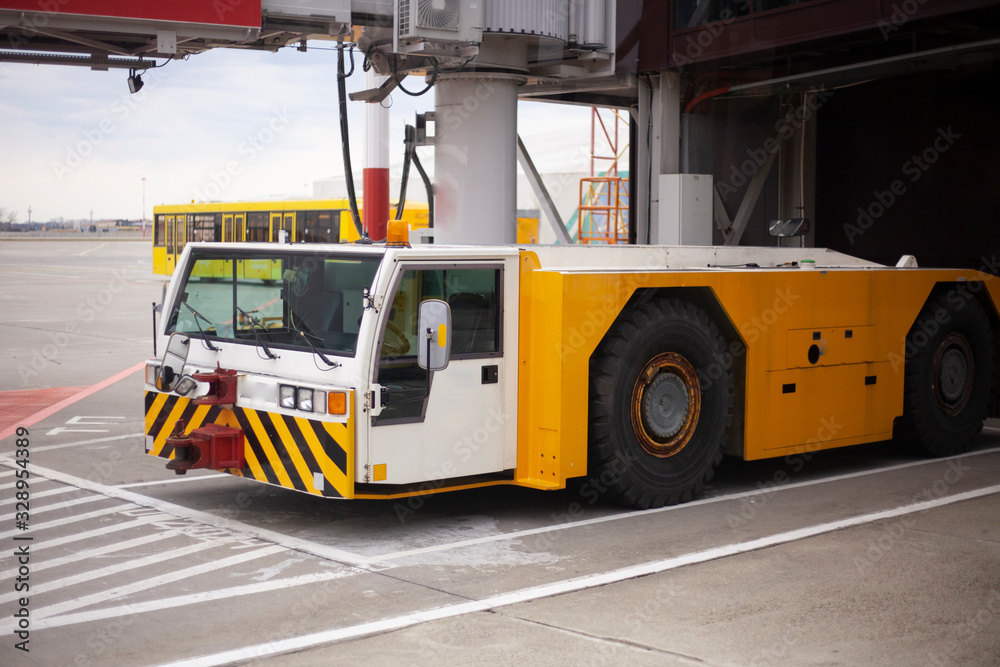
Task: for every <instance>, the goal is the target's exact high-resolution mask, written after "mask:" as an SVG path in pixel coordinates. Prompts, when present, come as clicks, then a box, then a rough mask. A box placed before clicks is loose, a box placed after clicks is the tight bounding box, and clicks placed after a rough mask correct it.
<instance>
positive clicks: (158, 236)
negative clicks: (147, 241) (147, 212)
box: [153, 213, 167, 247]
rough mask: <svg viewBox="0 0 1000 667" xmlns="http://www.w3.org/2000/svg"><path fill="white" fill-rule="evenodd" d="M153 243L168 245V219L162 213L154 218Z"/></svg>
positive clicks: (161, 245)
mask: <svg viewBox="0 0 1000 667" xmlns="http://www.w3.org/2000/svg"><path fill="white" fill-rule="evenodd" d="M153 245H154V246H160V247H163V246H165V245H167V221H166V219H165V217H164V216H163V214H162V213H161V214H160V215H157V216H156V217H155V218H154V219H153Z"/></svg>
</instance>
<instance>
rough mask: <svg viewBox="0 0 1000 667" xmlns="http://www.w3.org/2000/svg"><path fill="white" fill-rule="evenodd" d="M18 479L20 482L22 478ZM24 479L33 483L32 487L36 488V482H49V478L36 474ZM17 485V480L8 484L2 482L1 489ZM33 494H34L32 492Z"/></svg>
mask: <svg viewBox="0 0 1000 667" xmlns="http://www.w3.org/2000/svg"><path fill="white" fill-rule="evenodd" d="M3 476H4V477H6V475H3ZM17 481H18V482H19V481H21V480H17ZM24 481H26V482H28V484H30V485H31V487H30V488H32V489H34V488H35V485H36V484H39V483H45V482H47V481H49V480H47V479H45V478H44V477H35V476H34V475H32V476H31V477H30V478H29V479H26V480H24ZM15 486H17V482H10V483H8V484H0V491H4V490H6V489H13V488H14V487H15ZM32 495H34V494H32Z"/></svg>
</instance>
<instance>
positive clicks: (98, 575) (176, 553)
mask: <svg viewBox="0 0 1000 667" xmlns="http://www.w3.org/2000/svg"><path fill="white" fill-rule="evenodd" d="M237 539H239V536H237V535H234V536H232V537H226V538H222V539H218V540H211V541H207V542H197V543H195V544H189V545H187V546H186V547H179V548H177V549H171V550H170V551H163V552H160V553H155V554H152V555H149V556H146V557H144V558H133V559H130V560H127V561H124V562H121V563H115V564H114V565H108V566H106V567H100V568H97V569H96V570H88V571H86V572H81V573H80V574H74V575H73V576H70V577H63V578H62V579H52V580H48V581H43V582H41V583H38V584H36V583H34V582H32V585H31V592H32V593H34V594H35V595H38V594H40V593H48V592H49V591H58V590H62V589H63V588H69V587H70V586H76V585H77V584H83V583H86V582H88V581H94V580H95V579H103V578H105V577H112V576H114V575H116V574H120V573H122V572H128V571H129V570H137V569H140V568H143V567H146V566H147V565H155V564H157V563H162V562H164V561H168V560H173V559H175V558H184V557H185V556H190V555H191V554H196V553H198V552H199V551H206V550H208V549H214V548H216V547H220V546H224V545H226V544H229V543H231V542H235V541H236V540H237ZM19 597H22V596H21V594H19V593H18V592H16V591H15V592H13V593H5V594H3V595H0V604H3V603H4V602H10V601H12V600H16V599H18V598H19Z"/></svg>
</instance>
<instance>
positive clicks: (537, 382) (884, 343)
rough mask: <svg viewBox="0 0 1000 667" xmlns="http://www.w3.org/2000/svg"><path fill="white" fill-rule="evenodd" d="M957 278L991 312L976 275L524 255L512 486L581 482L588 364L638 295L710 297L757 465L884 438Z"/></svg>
mask: <svg viewBox="0 0 1000 667" xmlns="http://www.w3.org/2000/svg"><path fill="white" fill-rule="evenodd" d="M959 280H970V281H986V283H987V288H988V289H989V290H990V292H991V298H992V301H993V303H994V307H995V308H996V309H997V310H998V311H1000V285H998V284H996V283H997V282H998V281H997V280H996V279H995V277H992V276H986V275H985V274H980V273H978V272H976V271H958V270H918V271H904V270H897V269H891V268H886V269H879V268H864V269H830V270H823V271H820V270H815V271H809V270H799V269H788V270H741V271H703V270H702V271H669V272H667V271H664V272H656V273H651V272H645V273H639V272H636V273H623V272H600V271H593V272H589V271H577V270H572V271H559V270H557V269H554V270H545V269H542V268H540V264H539V260H538V258H537V256H536V255H535V253H533V252H531V251H523V252H522V253H521V294H522V299H521V304H520V332H519V333H520V351H519V356H520V358H519V371H520V375H519V379H518V385H519V386H518V392H519V393H518V411H519V420H518V443H519V444H518V459H517V471H516V480H517V482H518V483H519V484H523V485H525V486H533V487H539V488H546V486H547V485H548V484H552V483H555V484H556V485H557V486H561V485H562V484H564V483H565V480H566V479H567V478H570V477H575V476H579V475H582V474H584V473H585V472H586V466H587V430H588V423H587V410H588V395H589V361H590V357H591V354H592V353H593V352H594V350H595V349H596V348H597V345H598V344H599V342H600V341H601V339H602V338H603V337H604V335H605V334H606V333H607V331H608V329H609V328H610V327H611V325H612V324H613V322H614V320H615V318H616V317H617V316H618V314H619V313H620V312H621V311H622V309H623V308H624V307H625V306H626V304H627V302H628V300H629V298H630V297H631V296H632V295H633V294H634V293H635V291H636V290H639V289H651V288H693V287H701V288H708V289H709V290H711V292H712V294H714V296H715V298H716V299H717V300H718V302H719V304H720V305H721V307H722V308H723V310H724V311H725V313H726V314H727V316H728V317H729V320H730V322H731V324H732V325H733V327H734V328H735V329H736V331H737V332H739V336H740V337H741V339H742V342H743V344H744V345H745V346H746V348H745V349H746V352H745V354H746V357H745V360H744V361H745V365H746V386H745V392H738V395H741V394H742V395H743V396H744V402H743V404H742V405H740V406H737V408H738V409H739V410H740V411H741V412H742V413H743V415H744V423H743V434H742V436H743V451H742V454H743V456H744V458H746V459H760V458H769V457H776V456H784V455H787V454H793V453H798V452H802V451H813V450H818V449H827V448H832V447H840V446H844V445H851V444H858V443H862V442H873V441H878V440H885V439H888V438H890V437H892V428H893V420H894V419H895V418H896V417H898V416H900V415H901V413H902V409H903V366H904V355H905V338H906V335H907V332H908V331H909V329H910V326H911V325H912V324H913V322H914V321H915V320H916V318H917V315H918V314H919V312H920V310H921V308H922V307H923V305H924V303H925V302H926V300H927V298H928V296H929V295H930V293H931V290H932V289H933V288H934V286H935V285H936V284H937V283H939V282H955V281H959ZM680 294H683V292H681V293H680ZM955 298H971V296H970V295H968V294H966V295H962V296H956V297H955ZM848 332H850V334H848ZM813 345H816V346H817V347H818V348H819V351H820V353H821V354H820V356H819V358H818V360H817V362H816V363H815V364H814V363H811V362H810V361H809V357H808V355H809V348H810V347H811V346H813ZM738 354H742V353H741V352H738ZM788 385H795V387H794V391H792V390H791V388H790V387H789V388H786V386H788Z"/></svg>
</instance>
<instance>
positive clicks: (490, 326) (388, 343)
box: [375, 267, 503, 424]
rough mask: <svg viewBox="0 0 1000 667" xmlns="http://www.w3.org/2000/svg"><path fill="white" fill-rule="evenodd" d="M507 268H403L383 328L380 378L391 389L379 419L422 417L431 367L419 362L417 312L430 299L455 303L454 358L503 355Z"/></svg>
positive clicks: (398, 421)
mask: <svg viewBox="0 0 1000 667" xmlns="http://www.w3.org/2000/svg"><path fill="white" fill-rule="evenodd" d="M501 281H502V271H501V269H500V268H499V267H497V268H470V269H415V270H408V271H405V272H404V273H403V276H402V279H401V280H400V283H399V287H398V288H397V290H396V293H395V295H394V296H393V300H392V305H391V309H390V311H389V314H388V317H387V320H386V326H385V328H384V330H383V332H382V348H381V353H380V357H379V370H378V380H377V381H378V383H379V384H380V385H382V386H383V387H386V388H387V390H388V391H387V396H386V398H385V403H386V406H385V409H383V411H382V414H381V415H380V416H379V417H378V418H377V419H376V422H375V423H376V424H385V423H402V422H409V421H421V420H422V419H423V414H424V408H425V407H426V402H427V397H425V396H423V394H424V393H425V390H426V387H427V371H425V370H423V369H421V368H420V367H419V366H417V345H419V344H420V343H421V341H422V338H421V337H420V335H419V332H418V331H417V311H418V309H419V307H420V302H421V301H423V300H425V299H441V300H442V301H446V302H447V303H448V305H449V306H451V324H452V326H451V339H452V344H451V358H452V360H453V361H460V360H462V359H475V358H481V357H494V356H499V355H500V354H502V351H503V350H502V347H501V345H502V336H501V330H502V314H503V304H502V296H503V295H502V292H501V284H502V282H501Z"/></svg>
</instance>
